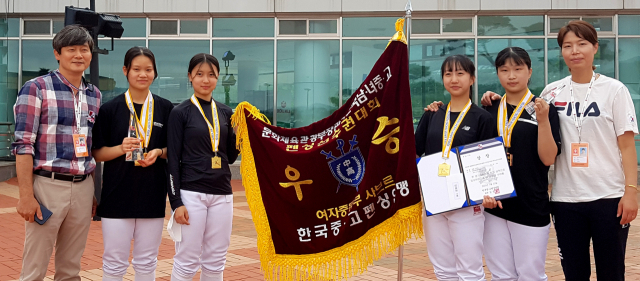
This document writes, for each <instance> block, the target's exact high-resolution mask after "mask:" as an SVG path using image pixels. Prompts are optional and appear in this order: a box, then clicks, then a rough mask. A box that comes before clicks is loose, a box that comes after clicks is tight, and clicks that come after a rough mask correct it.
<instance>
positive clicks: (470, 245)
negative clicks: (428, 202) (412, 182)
mask: <svg viewBox="0 0 640 281" xmlns="http://www.w3.org/2000/svg"><path fill="white" fill-rule="evenodd" d="M483 213H484V212H483V208H482V207H481V206H474V207H468V208H464V209H459V210H455V211H451V212H447V213H443V214H439V215H435V216H430V217H426V218H425V219H424V224H423V225H424V227H425V232H424V233H425V235H426V240H427V252H428V253H429V260H431V263H432V264H433V271H434V272H435V274H436V278H438V280H439V281H458V280H460V281H485V280H486V279H485V276H484V268H483V265H482V236H483V234H484V215H483ZM423 216H424V214H423Z"/></svg>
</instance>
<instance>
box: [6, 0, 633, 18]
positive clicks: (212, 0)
mask: <svg viewBox="0 0 640 281" xmlns="http://www.w3.org/2000/svg"><path fill="white" fill-rule="evenodd" d="M89 2H90V0H0V12H6V7H7V3H8V4H9V11H8V12H9V13H29V14H38V13H41V14H52V13H63V12H64V6H68V5H73V6H80V7H88V6H89ZM406 3H407V2H406V0H320V1H319V0H96V8H97V10H98V11H99V12H106V13H118V14H127V13H132V14H142V13H146V14H163V13H211V14H238V15H241V14H243V13H266V14H269V15H273V14H274V13H275V14H278V13H318V12H320V13H338V14H339V13H354V12H402V11H404V7H405V5H406ZM412 5H413V10H414V11H415V12H438V11H472V12H477V11H527V10H538V11H549V10H574V9H587V10H621V9H623V10H639V11H640V0H413V1H412Z"/></svg>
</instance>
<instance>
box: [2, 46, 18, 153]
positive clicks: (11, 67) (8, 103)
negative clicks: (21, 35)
mask: <svg viewBox="0 0 640 281" xmlns="http://www.w3.org/2000/svg"><path fill="white" fill-rule="evenodd" d="M18 46H19V44H18V40H0V122H13V121H14V120H13V104H14V103H15V101H16V97H17V95H18V86H19V85H18V59H19V56H18ZM0 152H2V151H0Z"/></svg>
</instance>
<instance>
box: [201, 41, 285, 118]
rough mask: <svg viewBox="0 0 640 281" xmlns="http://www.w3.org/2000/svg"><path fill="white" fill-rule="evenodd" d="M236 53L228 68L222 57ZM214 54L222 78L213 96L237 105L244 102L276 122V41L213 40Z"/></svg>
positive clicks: (228, 103)
mask: <svg viewBox="0 0 640 281" xmlns="http://www.w3.org/2000/svg"><path fill="white" fill-rule="evenodd" d="M228 51H231V53H232V54H233V55H234V56H235V58H234V59H233V60H232V61H229V67H228V69H227V68H226V67H225V63H224V61H223V56H224V53H225V52H228ZM213 55H214V56H215V57H216V58H217V59H218V61H219V62H220V78H219V79H218V86H217V87H216V89H215V90H214V91H213V98H214V99H215V100H217V101H220V102H224V103H225V104H227V105H228V106H230V107H231V108H234V109H235V107H236V106H237V105H238V104H239V103H240V102H243V101H247V102H249V103H251V104H252V105H254V106H255V107H257V108H258V109H259V110H260V112H262V113H263V114H265V115H266V116H267V117H268V118H269V120H271V121H273V41H258V40H243V41H227V40H225V41H214V42H213Z"/></svg>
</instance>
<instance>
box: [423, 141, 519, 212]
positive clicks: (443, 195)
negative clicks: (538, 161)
mask: <svg viewBox="0 0 640 281" xmlns="http://www.w3.org/2000/svg"><path fill="white" fill-rule="evenodd" d="M417 164H418V173H419V175H420V185H421V191H422V201H423V202H424V207H425V209H426V212H427V216H432V215H435V214H440V213H444V212H448V211H453V210H457V209H460V208H464V207H469V206H473V205H478V204H482V201H483V198H484V196H485V195H488V196H491V197H494V198H496V199H497V200H501V199H506V198H510V197H515V196H516V192H515V188H514V186H513V181H512V180H511V171H510V170H509V164H508V162H507V155H506V153H505V149H504V143H503V141H502V137H497V138H495V139H488V140H484V141H480V142H475V143H471V144H467V145H463V146H459V147H455V148H453V149H451V157H449V159H447V162H446V164H447V165H449V166H450V169H449V173H448V175H446V176H443V173H442V171H441V170H442V164H443V159H442V153H440V152H438V153H435V154H431V155H428V156H425V157H422V158H418V160H417Z"/></svg>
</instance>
